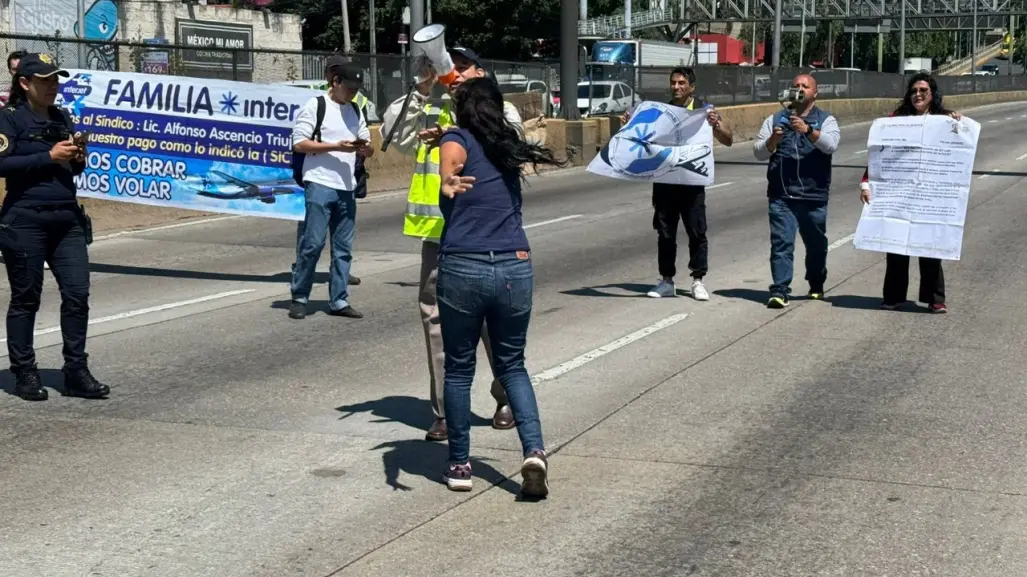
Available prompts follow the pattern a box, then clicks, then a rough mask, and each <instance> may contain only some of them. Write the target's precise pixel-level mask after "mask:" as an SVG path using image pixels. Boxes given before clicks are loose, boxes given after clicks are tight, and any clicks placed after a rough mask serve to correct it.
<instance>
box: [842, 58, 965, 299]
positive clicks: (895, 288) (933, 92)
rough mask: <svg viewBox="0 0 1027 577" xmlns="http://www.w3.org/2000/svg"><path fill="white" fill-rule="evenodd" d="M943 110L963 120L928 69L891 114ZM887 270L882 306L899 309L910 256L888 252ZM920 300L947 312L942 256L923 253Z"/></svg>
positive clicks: (864, 187)
mask: <svg viewBox="0 0 1027 577" xmlns="http://www.w3.org/2000/svg"><path fill="white" fill-rule="evenodd" d="M922 114H941V115H945V116H951V117H952V118H955V119H956V120H959V119H960V118H962V117H963V116H962V115H961V114H960V113H958V112H952V111H949V110H946V109H945V106H944V105H943V104H942V95H941V92H940V91H939V90H938V83H937V82H935V81H934V78H933V77H932V76H931V75H930V74H929V73H927V72H920V73H919V74H916V75H914V76H913V77H912V78H910V80H909V85H908V86H907V87H906V94H905V96H903V98H902V103H901V104H899V107H898V108H896V109H895V112H892V113H891V116H919V115H922ZM869 180H870V174H869V171H864V172H863V181H862V182H861V183H860V186H859V188H860V192H859V198H860V200H862V201H863V204H868V203H869V202H870V182H869ZM886 259H887V261H886V262H887V264H886V268H885V272H884V301H883V302H882V303H881V308H882V309H885V310H895V309H897V308H899V307H900V306H901V305H903V304H905V303H906V295H907V291H908V289H909V257H908V256H907V255H904V254H893V253H888V256H887V257H886ZM919 260H920V294H919V297H920V298H919V300H920V302H922V303H924V304H926V305H927V306H928V308H929V310H930V311H931V312H932V313H946V312H948V307H947V306H946V305H945V277H944V274H943V273H942V270H941V259H937V258H927V257H920V258H919Z"/></svg>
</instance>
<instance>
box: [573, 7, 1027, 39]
mask: <svg viewBox="0 0 1027 577" xmlns="http://www.w3.org/2000/svg"><path fill="white" fill-rule="evenodd" d="M781 2H782V7H781V12H782V16H781V20H782V24H783V25H785V26H789V27H793V26H799V25H800V23H801V22H802V21H803V20H805V22H806V26H807V28H810V27H814V26H816V24H817V23H818V22H822V21H831V22H835V21H840V22H843V23H844V25H845V26H846V27H856V28H855V29H856V30H857V32H861V31H868V32H869V31H870V28H873V31H874V32H877V31H878V29H877V26H878V25H880V32H885V33H887V32H891V31H892V30H898V29H900V28H901V27H902V19H903V17H904V18H905V24H906V31H908V32H915V31H928V30H962V31H966V30H972V29H973V28H974V20H975V19H976V24H977V29H978V30H982V31H983V30H988V29H995V28H1005V27H1006V26H1008V25H1009V17H1010V16H1023V15H1027V0H876V1H875V0H781ZM975 9H976V10H975ZM975 12H976V14H975ZM773 21H774V1H773V0H681V1H680V2H679V3H678V4H677V5H676V6H670V5H667V6H666V7H662V8H654V9H649V10H641V11H638V12H635V11H632V13H631V17H630V21H628V19H627V18H626V17H625V15H624V14H616V15H612V16H600V17H598V18H589V19H587V20H582V21H579V22H578V36H579V37H582V38H619V37H627V36H629V35H630V32H631V31H635V30H645V29H649V28H660V27H671V28H675V29H676V30H677V31H678V32H677V33H678V34H680V33H682V32H683V30H684V29H686V28H688V27H690V26H694V25H696V24H699V23H716V24H722V25H732V24H734V25H737V24H743V23H751V22H773Z"/></svg>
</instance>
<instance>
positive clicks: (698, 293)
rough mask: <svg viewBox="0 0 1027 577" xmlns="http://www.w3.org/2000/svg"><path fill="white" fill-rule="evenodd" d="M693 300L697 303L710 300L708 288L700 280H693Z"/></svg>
mask: <svg viewBox="0 0 1027 577" xmlns="http://www.w3.org/2000/svg"><path fill="white" fill-rule="evenodd" d="M692 298H694V299H695V300H697V301H708V300H710V293H708V292H706V286H705V285H704V284H703V283H702V281H701V280H699V279H697V278H696V279H692Z"/></svg>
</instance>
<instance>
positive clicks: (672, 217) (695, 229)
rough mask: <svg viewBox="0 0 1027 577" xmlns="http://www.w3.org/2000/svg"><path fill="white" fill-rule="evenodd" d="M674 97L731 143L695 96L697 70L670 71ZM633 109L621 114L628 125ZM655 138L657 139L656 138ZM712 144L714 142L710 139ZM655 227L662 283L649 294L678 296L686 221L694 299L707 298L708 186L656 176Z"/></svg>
mask: <svg viewBox="0 0 1027 577" xmlns="http://www.w3.org/2000/svg"><path fill="white" fill-rule="evenodd" d="M670 90H671V95H672V98H671V100H670V102H668V104H670V105H672V106H675V107H678V108H683V109H685V110H689V111H691V110H701V109H706V122H707V123H709V126H710V128H711V129H712V134H713V137H714V138H716V139H717V140H718V141H719V142H720V143H721V144H723V145H724V146H731V144H732V143H733V142H734V137H733V135H732V133H731V127H730V126H729V125H728V124H727V122H725V121H724V119H723V118H721V116H720V113H718V112H717V110H716V109H715V108H714V107H713V105H712V104H710V103H709V102H706V101H704V100H701V99H698V98H695V97H694V96H693V94H694V93H695V72H694V71H693V70H692V69H691V68H675V69H674V70H672V71H671V73H670ZM630 119H631V112H630V111H629V112H628V113H626V114H624V116H623V117H621V122H622V123H624V124H627V123H628V122H629V120H630ZM654 140H656V139H655V138H654ZM711 144H712V142H711ZM653 180H654V182H653V209H654V214H653V228H654V229H655V230H656V233H657V239H658V240H657V262H658V266H659V271H660V276H661V279H660V282H659V284H657V285H656V286H655V287H653V289H652V290H651V291H649V296H650V297H653V298H664V297H673V296H677V292H676V288H675V286H674V276H675V275H676V274H677V235H678V223H679V222H684V225H685V233H686V234H687V235H688V269H689V270H690V271H691V273H692V293H691V294H692V298H694V299H696V300H700V301H706V300H709V298H710V293H709V292H708V291H707V290H706V286H705V285H704V284H703V277H705V276H706V273H707V272H708V268H709V260H708V259H709V243H708V242H707V240H706V186H705V185H697V184H678V183H674V182H660V181H658V180H657V179H656V178H654V179H653Z"/></svg>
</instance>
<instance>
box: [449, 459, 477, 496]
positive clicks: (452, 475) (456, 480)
mask: <svg viewBox="0 0 1027 577" xmlns="http://www.w3.org/2000/svg"><path fill="white" fill-rule="evenodd" d="M442 477H443V478H444V479H445V480H446V486H447V487H449V490H450V491H470V490H471V488H472V485H473V483H472V481H471V464H470V463H464V464H463V465H457V464H455V463H450V464H449V465H447V466H446V470H445V472H443V473H442Z"/></svg>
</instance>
